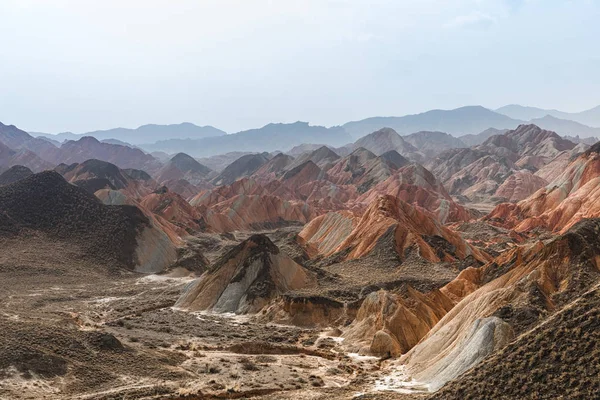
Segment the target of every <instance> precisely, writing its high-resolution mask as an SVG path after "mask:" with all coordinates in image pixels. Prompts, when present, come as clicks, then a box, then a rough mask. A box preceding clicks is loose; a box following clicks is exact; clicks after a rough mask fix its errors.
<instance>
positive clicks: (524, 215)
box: [486, 148, 600, 232]
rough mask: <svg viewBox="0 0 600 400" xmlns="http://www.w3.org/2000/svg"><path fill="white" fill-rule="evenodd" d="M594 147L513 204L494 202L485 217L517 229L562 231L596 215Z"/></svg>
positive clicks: (599, 177)
mask: <svg viewBox="0 0 600 400" xmlns="http://www.w3.org/2000/svg"><path fill="white" fill-rule="evenodd" d="M598 150H600V149H596V148H592V149H590V150H589V151H587V152H586V153H584V154H582V155H581V156H579V157H578V158H577V159H575V160H574V161H573V162H571V163H570V164H569V166H568V167H567V168H566V170H565V171H564V172H563V173H562V174H561V175H559V176H558V177H557V178H556V179H555V180H554V181H552V182H551V183H550V184H548V185H547V186H546V187H544V188H542V189H540V190H539V191H537V192H536V193H534V194H533V195H531V196H529V197H528V198H526V199H524V200H522V201H520V202H519V203H517V204H516V205H507V204H500V205H498V206H497V207H496V208H495V209H494V210H493V211H492V212H491V213H490V214H489V215H488V216H487V217H486V219H487V220H489V221H491V222H493V223H496V224H499V225H502V226H504V227H508V228H514V229H515V230H516V231H517V232H527V231H530V230H531V229H534V228H536V227H543V228H546V229H549V230H551V231H555V232H565V231H567V230H568V229H569V228H570V227H571V226H573V225H574V224H575V223H577V222H578V221H580V220H581V219H583V218H594V217H598V216H600V201H599V200H600V189H599V184H600V154H599V153H598Z"/></svg>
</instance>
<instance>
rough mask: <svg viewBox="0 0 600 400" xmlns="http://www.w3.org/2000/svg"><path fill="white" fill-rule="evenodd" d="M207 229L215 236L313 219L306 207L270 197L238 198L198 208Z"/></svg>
mask: <svg viewBox="0 0 600 400" xmlns="http://www.w3.org/2000/svg"><path fill="white" fill-rule="evenodd" d="M200 211H201V214H202V215H203V217H204V219H205V220H206V224H207V226H208V229H210V230H212V231H214V232H231V231H235V230H255V229H264V228H269V227H277V226H281V225H282V224H287V223H302V224H305V223H306V222H308V221H310V220H311V219H312V218H313V217H314V216H315V215H314V213H313V211H312V209H311V208H310V207H309V206H308V205H307V204H305V203H294V202H289V201H286V200H282V199H281V198H279V197H276V196H270V195H239V196H236V197H233V198H231V199H229V200H226V201H223V202H221V203H218V204H216V205H214V206H212V207H210V208H201V209H200Z"/></svg>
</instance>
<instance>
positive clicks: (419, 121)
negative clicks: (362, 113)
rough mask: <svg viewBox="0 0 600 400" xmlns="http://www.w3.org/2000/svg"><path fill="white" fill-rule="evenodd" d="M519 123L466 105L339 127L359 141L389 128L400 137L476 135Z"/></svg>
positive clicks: (519, 121)
mask: <svg viewBox="0 0 600 400" xmlns="http://www.w3.org/2000/svg"><path fill="white" fill-rule="evenodd" d="M523 122H524V121H521V120H517V119H513V118H510V117H507V116H506V115H503V114H499V113H497V112H494V111H492V110H488V109H487V108H484V107H481V106H467V107H461V108H457V109H454V110H431V111H427V112H424V113H421V114H414V115H406V116H404V117H373V118H367V119H363V120H361V121H354V122H348V123H346V124H344V125H342V126H343V128H344V129H345V130H346V131H347V132H348V133H349V134H350V135H351V136H352V137H354V138H360V137H362V136H365V135H368V134H369V133H371V132H375V131H377V130H379V129H381V128H392V129H393V130H395V131H396V132H398V133H399V134H400V135H408V134H411V133H414V132H419V131H439V132H445V133H449V134H450V135H453V136H462V135H467V134H478V133H480V132H482V131H484V130H486V129H488V128H491V127H493V128H497V129H513V128H516V127H517V126H519V124H522V123H523Z"/></svg>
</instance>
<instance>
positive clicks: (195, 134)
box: [29, 122, 227, 145]
mask: <svg viewBox="0 0 600 400" xmlns="http://www.w3.org/2000/svg"><path fill="white" fill-rule="evenodd" d="M29 133H30V134H31V135H33V136H43V137H46V138H49V139H52V140H57V141H59V142H61V143H62V142H64V141H65V140H79V139H80V138H82V137H83V136H93V137H95V138H96V139H98V140H100V141H103V140H108V139H117V140H119V141H121V142H126V143H128V144H136V145H137V144H143V143H154V142H157V141H159V140H167V139H186V138H189V139H202V138H206V137H211V136H223V135H226V134H227V133H226V132H224V131H222V130H220V129H217V128H214V127H212V126H197V125H194V124H192V123H189V122H183V123H181V124H173V125H154V124H149V125H142V126H140V127H139V128H135V129H128V128H114V129H108V130H101V131H93V132H86V133H81V134H76V133H72V132H62V133H59V134H56V135H53V134H49V133H41V132H29Z"/></svg>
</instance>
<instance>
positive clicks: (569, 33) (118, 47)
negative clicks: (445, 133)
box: [0, 0, 600, 133]
mask: <svg viewBox="0 0 600 400" xmlns="http://www.w3.org/2000/svg"><path fill="white" fill-rule="evenodd" d="M598 21H600V0H587V1H586V0H572V1H556V0H496V1H492V0H364V1H358V0H297V1H292V0H273V1H266V0H165V1H159V0H119V1H116V0H114V1H113V0H99V1H92V0H74V1H67V0H38V1H29V0H0V54H1V58H0V93H1V94H0V121H2V122H4V123H10V124H15V125H17V126H19V127H21V128H23V129H26V130H30V131H43V132H53V133H54V132H59V131H67V130H69V131H74V132H85V131H90V130H95V129H106V128H112V127H117V126H125V127H136V126H138V125H141V124H145V123H178V122H182V121H189V122H194V123H196V124H199V125H206V124H210V125H214V126H216V127H219V128H221V129H224V130H226V131H228V132H235V131H238V130H241V129H246V128H254V127H259V126H262V125H264V124H266V123H268V122H272V121H275V122H293V121H297V120H302V121H309V122H311V123H312V124H320V125H327V126H329V125H335V124H341V123H344V122H347V121H349V120H357V119H362V118H365V117H369V116H375V115H404V114H409V113H417V112H422V111H425V110H428V109H432V108H455V107H459V106H463V105H471V104H481V105H484V106H486V107H490V108H495V107H499V106H502V105H505V104H509V103H520V104H527V105H534V106H540V107H547V108H559V109H563V110H565V111H578V110H582V109H586V108H591V107H592V106H595V105H598V104H600V52H599V51H598V46H599V39H600V23H598Z"/></svg>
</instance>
